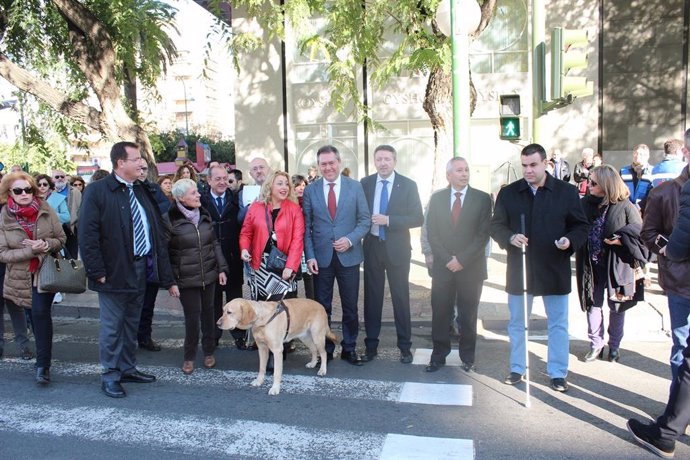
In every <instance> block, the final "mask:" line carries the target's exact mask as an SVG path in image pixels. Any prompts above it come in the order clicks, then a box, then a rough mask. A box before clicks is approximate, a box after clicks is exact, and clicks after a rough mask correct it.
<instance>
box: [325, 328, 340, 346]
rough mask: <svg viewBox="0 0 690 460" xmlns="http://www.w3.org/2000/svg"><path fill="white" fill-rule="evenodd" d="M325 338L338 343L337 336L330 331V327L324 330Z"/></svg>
mask: <svg viewBox="0 0 690 460" xmlns="http://www.w3.org/2000/svg"><path fill="white" fill-rule="evenodd" d="M326 338H327V339H328V340H330V341H332V342H335V343H338V337H337V336H336V335H335V334H334V333H333V331H331V328H330V327H329V328H328V331H326Z"/></svg>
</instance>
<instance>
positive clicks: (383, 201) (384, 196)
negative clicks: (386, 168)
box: [379, 179, 388, 241]
mask: <svg viewBox="0 0 690 460" xmlns="http://www.w3.org/2000/svg"><path fill="white" fill-rule="evenodd" d="M387 210H388V181H387V180H385V179H384V180H382V181H381V198H380V199H379V214H382V215H386V211H387ZM379 240H381V241H386V226H385V225H379Z"/></svg>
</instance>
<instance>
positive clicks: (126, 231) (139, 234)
mask: <svg viewBox="0 0 690 460" xmlns="http://www.w3.org/2000/svg"><path fill="white" fill-rule="evenodd" d="M110 159H111V161H112V163H113V173H112V174H110V175H108V176H107V177H106V178H104V179H102V180H100V181H97V182H94V183H92V184H91V185H89V186H88V187H87V188H86V191H85V193H84V199H83V200H82V204H81V211H80V219H79V234H80V235H81V237H80V238H79V249H80V251H81V255H82V258H83V260H84V267H85V268H86V276H87V277H88V279H89V289H91V290H93V291H97V292H98V303H99V307H100V310H99V312H100V335H99V342H98V343H99V356H100V361H101V365H102V366H103V373H102V374H101V380H102V384H101V389H102V390H103V392H104V393H105V394H106V395H107V396H110V397H113V398H123V397H125V396H126V394H125V391H124V389H123V388H122V385H121V382H135V383H149V382H154V381H155V380H156V377H154V376H153V375H148V374H144V373H143V372H140V371H138V370H137V368H136V354H135V352H136V346H137V329H138V327H139V319H140V317H141V308H142V305H143V303H144V292H145V291H146V281H147V280H149V281H151V282H154V283H159V284H161V285H162V286H163V287H164V288H168V287H170V286H172V284H173V279H172V274H171V273H170V272H169V270H166V264H165V258H166V257H167V251H166V248H165V247H164V245H163V244H162V243H161V236H162V228H161V227H162V222H161V217H160V214H159V212H158V208H157V206H156V202H155V199H154V198H153V196H151V193H150V192H149V190H148V189H147V188H146V187H144V186H143V185H142V183H141V182H140V181H139V180H138V179H139V175H140V171H141V166H142V164H141V154H140V151H139V146H138V145H137V144H134V143H132V142H118V143H116V144H115V145H113V148H112V150H111V151H110Z"/></svg>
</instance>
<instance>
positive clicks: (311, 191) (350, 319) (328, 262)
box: [303, 145, 371, 366]
mask: <svg viewBox="0 0 690 460" xmlns="http://www.w3.org/2000/svg"><path fill="white" fill-rule="evenodd" d="M316 159H317V163H318V166H319V169H320V171H321V176H322V177H321V179H318V180H316V181H314V182H313V183H311V184H309V185H308V186H307V188H306V189H305V190H304V203H303V209H304V223H305V227H306V228H305V233H304V253H305V256H306V259H307V267H308V268H309V271H311V272H312V273H313V274H314V291H315V296H316V300H317V302H319V303H320V304H321V305H323V306H324V308H325V309H326V313H327V314H328V321H329V323H330V320H331V304H332V301H333V284H334V282H335V281H336V280H337V281H338V291H339V292H340V302H341V305H342V309H343V340H342V342H340V344H341V345H342V347H343V349H342V353H341V355H340V357H341V358H342V359H343V360H345V361H347V362H349V363H350V364H353V365H355V366H361V365H362V360H361V359H360V358H359V356H358V355H357V351H356V350H355V347H356V345H357V331H358V329H359V321H358V315H357V301H358V297H359V264H361V263H362V261H363V260H364V254H363V251H362V238H364V235H366V233H367V232H368V231H369V225H370V219H371V215H370V213H369V207H368V206H367V199H366V197H365V196H364V190H363V189H362V185H361V184H360V183H359V182H357V181H356V180H354V179H350V178H349V177H344V176H342V175H341V174H340V168H341V160H340V153H339V152H338V149H336V148H335V147H334V146H332V145H325V146H323V147H321V148H320V149H319V150H318V152H316ZM334 349H335V344H334V343H333V342H331V341H328V340H327V342H326V352H327V353H328V359H333V350H334Z"/></svg>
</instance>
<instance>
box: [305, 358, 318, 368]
mask: <svg viewBox="0 0 690 460" xmlns="http://www.w3.org/2000/svg"><path fill="white" fill-rule="evenodd" d="M317 362H318V361H316V360H314V361H309V362H308V363H307V364H306V367H307V369H314V368H315V367H316V363H317Z"/></svg>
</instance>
